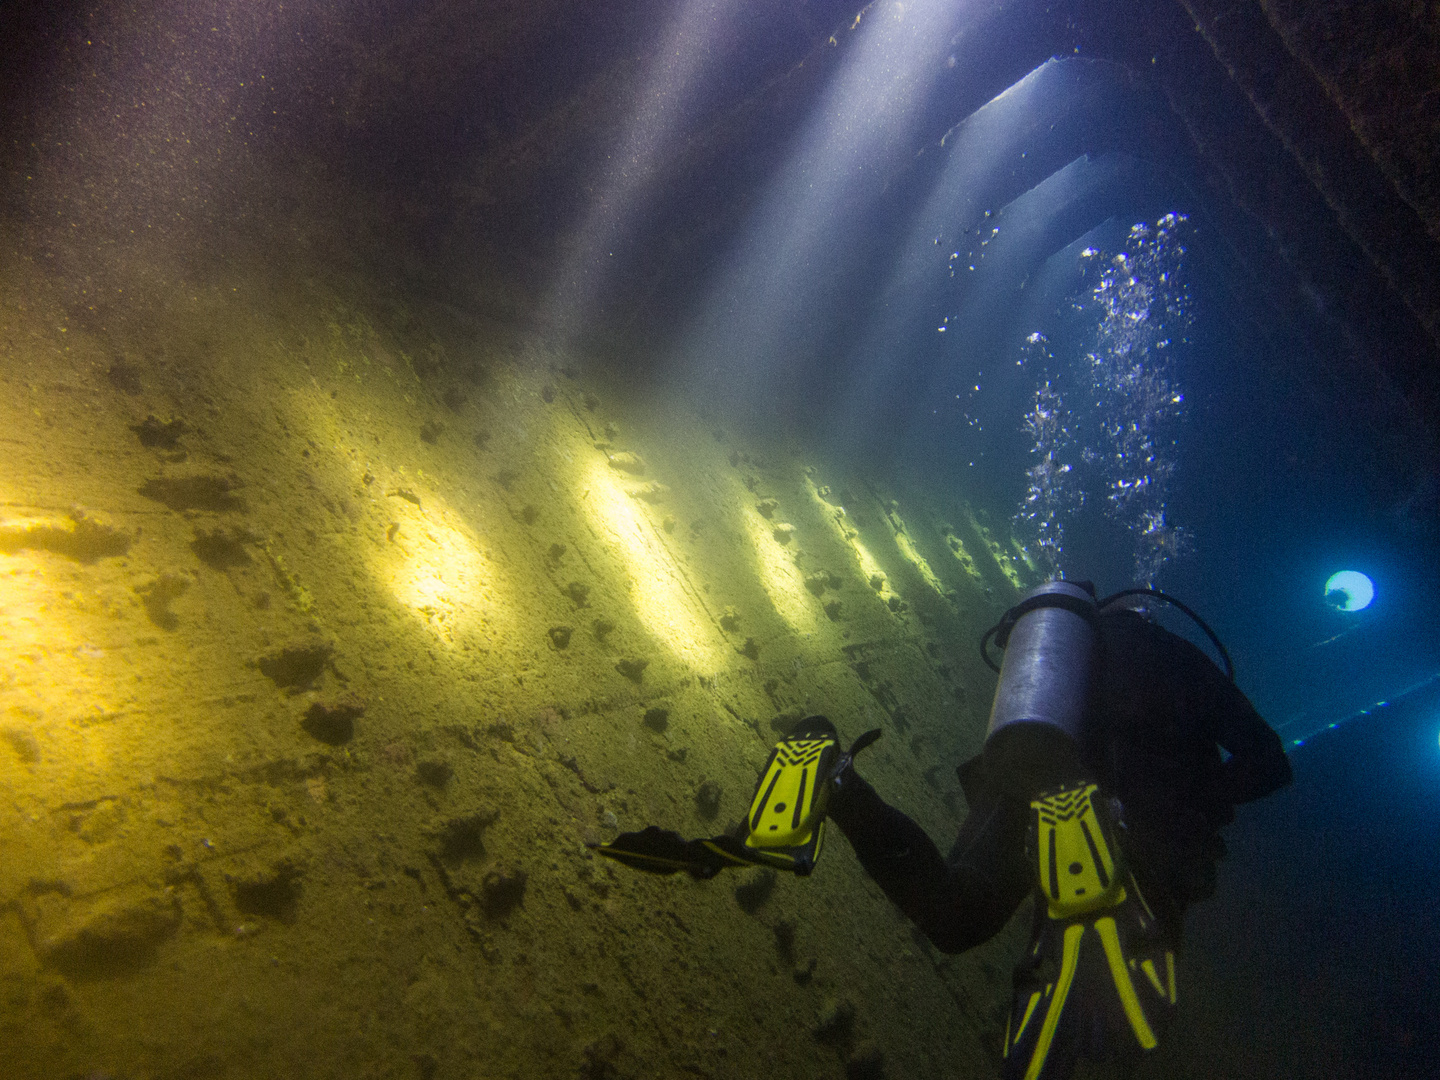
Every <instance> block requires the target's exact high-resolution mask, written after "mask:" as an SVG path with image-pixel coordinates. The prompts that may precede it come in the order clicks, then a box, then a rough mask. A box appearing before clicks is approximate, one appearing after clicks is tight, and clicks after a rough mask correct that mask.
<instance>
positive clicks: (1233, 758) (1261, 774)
mask: <svg viewBox="0 0 1440 1080" xmlns="http://www.w3.org/2000/svg"><path fill="white" fill-rule="evenodd" d="M1224 691H1228V693H1226V692H1224ZM1217 708H1218V717H1219V720H1220V724H1219V732H1218V735H1217V739H1216V741H1217V742H1219V744H1220V745H1221V746H1222V747H1224V748H1225V751H1226V752H1227V753H1228V754H1229V755H1230V757H1229V759H1228V760H1227V761H1226V762H1225V763H1224V764H1223V765H1222V766H1221V767H1220V768H1221V782H1222V784H1223V785H1224V789H1225V790H1224V794H1225V797H1226V798H1228V799H1229V801H1230V803H1231V804H1232V805H1238V804H1240V803H1246V802H1252V801H1254V800H1255V799H1260V798H1264V797H1265V796H1266V795H1269V794H1271V793H1272V792H1275V791H1279V790H1280V789H1281V788H1283V787H1285V786H1286V785H1288V784H1289V783H1290V781H1291V779H1292V778H1293V777H1292V774H1291V771H1290V759H1289V758H1288V757H1286V755H1285V747H1284V744H1282V743H1281V741H1280V736H1279V735H1277V734H1275V731H1274V729H1273V728H1271V727H1270V725H1269V724H1267V723H1266V722H1265V721H1264V720H1263V719H1262V718H1261V716H1260V714H1259V713H1258V712H1256V711H1255V707H1254V706H1253V705H1251V704H1250V701H1249V699H1247V698H1246V697H1245V695H1244V694H1242V693H1241V692H1240V691H1239V690H1238V689H1237V688H1236V687H1235V686H1234V685H1233V684H1231V683H1226V684H1224V690H1223V691H1222V698H1221V700H1220V702H1218V703H1217Z"/></svg>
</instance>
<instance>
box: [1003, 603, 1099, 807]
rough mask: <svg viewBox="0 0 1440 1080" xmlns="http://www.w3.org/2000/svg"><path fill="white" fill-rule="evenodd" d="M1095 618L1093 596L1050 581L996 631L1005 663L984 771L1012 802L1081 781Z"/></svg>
mask: <svg viewBox="0 0 1440 1080" xmlns="http://www.w3.org/2000/svg"><path fill="white" fill-rule="evenodd" d="M1095 612H1096V604H1095V596H1094V594H1093V592H1087V591H1086V590H1085V589H1082V588H1080V587H1079V586H1078V585H1075V584H1072V583H1071V582H1068V581H1047V582H1046V583H1045V584H1043V585H1037V586H1036V587H1035V588H1033V589H1031V590H1030V591H1029V592H1027V593H1026V594H1025V595H1024V596H1023V597H1022V598H1021V600H1020V603H1018V604H1016V605H1015V606H1014V607H1013V608H1011V609H1010V610H1009V611H1007V612H1006V613H1005V617H1004V619H1002V620H1001V622H1000V625H999V626H998V627H996V637H995V642H996V644H997V645H999V646H1000V647H1001V648H1003V649H1004V650H1005V660H1004V663H1003V664H1002V666H1001V668H1000V682H999V684H998V685H997V686H996V687H995V701H994V704H993V705H992V706H991V708H990V727H989V730H988V732H987V733H986V736H985V771H986V774H987V775H988V776H989V777H991V778H992V780H993V781H994V782H995V783H996V784H998V785H999V787H1000V788H1001V789H1002V790H1003V791H1005V792H1006V793H1007V794H1009V795H1013V796H1016V797H1018V798H1023V799H1029V798H1031V797H1032V796H1033V795H1035V794H1036V793H1037V792H1040V791H1044V790H1046V789H1047V788H1053V787H1057V786H1059V785H1061V784H1064V783H1067V782H1070V781H1073V780H1076V779H1078V778H1079V777H1080V776H1082V775H1083V774H1084V766H1083V764H1082V761H1081V746H1082V745H1083V743H1084V739H1083V735H1084V731H1083V727H1084V723H1085V706H1086V700H1087V698H1088V696H1089V691H1090V662H1091V658H1092V657H1093V655H1094V652H1095V626H1094V618H1095ZM987 637H988V635H987Z"/></svg>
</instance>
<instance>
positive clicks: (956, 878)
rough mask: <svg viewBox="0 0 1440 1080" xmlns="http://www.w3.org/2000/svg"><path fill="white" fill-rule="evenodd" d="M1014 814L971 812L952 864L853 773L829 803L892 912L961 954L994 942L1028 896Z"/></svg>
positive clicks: (1021, 830)
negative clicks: (1016, 867)
mask: <svg viewBox="0 0 1440 1080" xmlns="http://www.w3.org/2000/svg"><path fill="white" fill-rule="evenodd" d="M1013 809H1014V808H1009V807H1005V806H1000V805H996V806H992V807H988V808H987V807H975V808H972V810H971V813H970V815H969V817H967V818H966V820H965V824H964V825H962V826H961V829H960V838H959V839H958V840H957V841H956V844H955V848H954V849H953V850H952V852H951V861H950V862H949V863H948V864H947V862H946V861H945V860H944V859H942V858H941V857H940V852H939V850H938V849H937V848H936V847H935V844H934V843H933V842H932V841H931V839H930V837H929V836H927V835H926V834H925V830H924V829H922V828H920V826H919V825H917V824H915V822H913V821H911V820H910V818H908V817H906V816H905V815H904V814H902V813H901V812H900V811H899V810H896V809H895V808H894V807H893V806H890V805H889V804H887V803H886V802H885V800H883V799H882V798H880V796H879V795H878V794H876V792H875V789H874V788H873V787H871V786H870V785H869V784H868V783H866V782H865V781H864V780H863V779H861V778H860V777H859V776H858V775H856V774H855V773H854V772H853V770H852V771H851V772H850V773H849V775H847V776H846V777H845V778H844V780H843V782H842V784H841V787H840V789H839V790H838V791H837V792H836V794H835V797H834V798H832V800H831V803H830V817H831V819H832V820H833V821H834V822H835V823H836V824H837V825H839V826H840V831H841V832H843V833H844V834H845V837H846V839H848V840H849V841H850V845H851V847H853V848H854V849H855V854H856V856H857V857H858V858H859V859H860V864H861V865H862V866H863V867H865V871H866V873H868V874H869V875H870V876H871V878H873V879H874V881H875V883H876V884H877V885H879V886H880V888H881V889H883V890H884V891H885V895H886V896H888V897H889V898H890V900H891V901H892V902H893V903H894V904H895V906H896V907H898V908H899V909H900V910H901V911H902V912H904V913H905V915H906V916H908V917H909V918H910V920H911V921H912V922H914V923H915V925H916V926H918V927H919V928H920V930H921V931H922V932H923V933H924V934H925V936H926V937H928V938H929V939H930V940H931V942H933V943H934V945H935V947H936V948H937V949H939V950H941V951H942V952H948V953H958V952H964V951H965V950H966V949H969V948H972V947H974V946H976V945H978V944H980V943H981V942H982V941H985V940H987V939H989V938H990V937H993V936H994V935H995V934H996V933H997V932H998V931H999V930H1000V929H1001V927H1003V926H1004V925H1005V923H1006V921H1008V920H1009V918H1010V916H1011V915H1012V914H1013V913H1014V911H1015V909H1016V907H1018V906H1019V904H1020V901H1021V900H1022V899H1023V898H1024V896H1025V894H1026V893H1027V892H1028V891H1029V889H1030V883H1029V879H1028V877H1027V876H1026V866H1025V861H1024V849H1025V844H1024V836H1025V827H1026V818H1025V808H1024V807H1020V809H1019V811H1018V813H1016V812H1008V813H1007V810H1012V811H1013ZM977 811H979V812H978V813H977ZM1017 821H1018V828H1017V825H1016V822H1017ZM1017 838H1018V840H1017ZM1010 844H1016V845H1017V846H1015V847H1013V848H1008V849H1007V847H1008V845H1010ZM1012 865H1014V866H1018V868H1019V873H1018V876H1017V874H1016V873H1015V871H1014V870H1013V869H1012ZM1016 882H1018V891H1017V889H1016V887H1015V883H1016Z"/></svg>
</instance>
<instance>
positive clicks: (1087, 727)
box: [829, 590, 1291, 1080]
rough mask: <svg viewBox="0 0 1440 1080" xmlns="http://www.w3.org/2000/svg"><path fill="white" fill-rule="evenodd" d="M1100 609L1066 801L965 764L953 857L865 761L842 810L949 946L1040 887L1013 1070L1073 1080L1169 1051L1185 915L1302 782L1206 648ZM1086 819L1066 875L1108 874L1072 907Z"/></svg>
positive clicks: (900, 901) (962, 944)
mask: <svg viewBox="0 0 1440 1080" xmlns="http://www.w3.org/2000/svg"><path fill="white" fill-rule="evenodd" d="M1089 591H1090V592H1091V595H1092V596H1093V590H1089ZM1060 606H1064V605H1060ZM1013 610H1019V609H1018V608H1017V609H1013ZM1087 618H1088V621H1089V622H1090V624H1091V625H1092V626H1093V629H1094V635H1093V643H1094V645H1093V652H1092V654H1091V657H1090V662H1089V689H1088V693H1087V694H1086V695H1085V696H1084V697H1083V699H1082V700H1083V702H1084V714H1085V715H1084V722H1083V726H1081V727H1080V729H1079V731H1080V732H1081V733H1082V734H1081V736H1080V737H1079V738H1077V739H1076V740H1075V742H1076V743H1077V748H1078V755H1077V760H1076V762H1075V765H1074V767H1073V769H1072V770H1071V772H1072V773H1073V775H1069V776H1067V777H1066V781H1065V784H1064V785H1062V786H1063V787H1065V788H1066V790H1065V791H1064V792H1063V793H1062V796H1061V798H1060V801H1059V802H1058V803H1056V802H1051V803H1046V802H1045V801H1044V800H1043V799H1041V800H1040V801H1035V800H1033V799H1032V798H1031V797H1027V796H1026V794H1022V793H1017V792H1016V791H1015V790H1014V785H1013V784H1010V785H1008V786H1007V784H1006V783H1005V782H1004V778H1002V777H1000V776H997V775H995V773H996V772H997V770H996V769H995V768H994V767H992V765H990V764H987V757H986V755H983V754H982V755H979V756H977V757H975V758H972V759H971V760H970V761H967V762H966V763H965V764H963V765H961V766H960V767H959V769H958V770H957V773H958V775H959V778H960V783H961V786H962V788H963V790H964V792H965V797H966V801H967V802H968V804H969V814H968V816H967V817H966V819H965V821H964V823H963V824H962V825H961V828H960V834H959V837H958V838H957V840H956V841H955V844H954V847H953V848H952V849H951V851H950V855H949V857H948V858H942V857H941V855H940V853H939V851H938V850H937V849H936V847H935V845H934V843H932V842H931V840H930V838H929V837H928V836H927V835H926V834H925V832H924V831H923V830H922V829H921V828H920V827H919V826H918V825H916V824H915V823H914V822H913V821H911V820H910V818H908V817H906V816H905V815H904V814H902V813H901V812H900V811H898V810H896V809H895V808H893V807H891V806H889V805H888V804H886V803H885V802H884V800H883V799H881V798H880V796H879V795H878V794H877V793H876V791H875V789H874V788H873V787H871V786H870V785H869V784H868V783H867V782H866V781H865V780H864V779H862V778H861V777H860V776H859V775H858V774H857V773H856V772H855V771H854V768H853V765H852V766H851V767H850V768H848V769H847V770H846V771H845V772H844V773H843V774H842V775H841V776H840V777H839V778H838V781H837V786H836V789H835V791H834V794H833V795H832V797H831V801H830V804H829V816H830V819H831V820H833V821H834V822H835V823H836V824H837V825H839V827H840V829H841V830H842V831H843V832H844V833H845V836H846V837H847V838H848V839H849V841H850V843H851V846H852V847H853V848H854V849H855V853H856V855H857V856H858V857H859V859H860V862H861V864H862V865H863V866H864V868H865V870H866V871H867V872H868V873H869V874H870V876H871V877H872V878H873V879H874V880H875V881H876V883H877V884H879V885H880V887H881V888H882V889H883V890H884V891H885V893H886V895H887V896H889V897H890V899H891V900H892V901H893V902H894V903H895V904H896V906H897V907H899V908H900V910H901V911H903V912H904V913H905V914H906V915H907V916H908V917H909V918H910V919H911V920H912V921H913V922H914V923H915V925H916V926H918V927H919V928H920V930H921V931H923V932H924V934H925V935H926V936H927V937H928V938H929V939H930V941H932V942H933V943H934V944H935V946H936V948H938V949H940V950H941V951H942V952H947V953H958V952H963V951H964V950H966V949H969V948H972V947H973V946H975V945H978V944H980V943H981V942H983V941H986V940H987V939H989V938H990V937H992V936H993V935H994V934H996V933H998V932H999V931H1000V929H1001V928H1002V927H1004V925H1005V924H1006V923H1007V922H1008V921H1009V919H1010V917H1011V916H1012V915H1013V914H1014V913H1015V911H1016V909H1017V908H1018V907H1019V906H1020V903H1021V901H1022V900H1024V898H1025V897H1026V896H1027V895H1029V894H1031V893H1035V894H1036V896H1037V903H1036V913H1035V921H1036V926H1035V936H1034V939H1033V940H1032V947H1031V948H1030V950H1028V951H1027V953H1026V956H1025V957H1024V958H1023V959H1022V960H1021V963H1020V966H1019V967H1018V968H1017V969H1016V973H1015V998H1014V1001H1013V1003H1012V1011H1011V1017H1010V1024H1009V1027H1008V1028H1007V1031H1006V1046H1005V1052H1006V1064H1005V1075H1006V1077H1017V1078H1018V1077H1027V1078H1031V1080H1034V1078H1040V1080H1058V1078H1061V1077H1064V1076H1067V1075H1069V1073H1070V1072H1071V1070H1072V1069H1073V1067H1074V1064H1075V1062H1076V1060H1077V1059H1078V1058H1080V1057H1082V1056H1083V1057H1098V1058H1104V1057H1109V1056H1111V1055H1113V1054H1117V1053H1120V1054H1124V1053H1126V1052H1127V1051H1126V1049H1125V1047H1127V1046H1128V1047H1130V1048H1131V1050H1132V1051H1133V1049H1135V1048H1144V1049H1149V1048H1151V1047H1153V1046H1154V1045H1155V1042H1156V1040H1157V1039H1158V1033H1159V1032H1161V1031H1163V1028H1164V1025H1165V1024H1166V1023H1167V1022H1168V1020H1169V1018H1170V1015H1171V1014H1172V1013H1173V1008H1174V1002H1175V988H1174V954H1175V952H1176V950H1178V948H1179V944H1180V939H1181V930H1182V920H1183V916H1184V912H1185V909H1186V908H1187V907H1188V906H1189V905H1190V904H1191V903H1193V902H1194V901H1196V900H1201V899H1204V898H1206V897H1208V896H1210V895H1211V894H1212V893H1213V892H1214V889H1215V864H1216V861H1217V860H1218V859H1219V858H1221V857H1222V856H1223V854H1224V850H1225V849H1224V844H1223V842H1222V840H1221V838H1220V829H1221V828H1222V827H1223V826H1225V825H1226V824H1228V823H1229V822H1230V821H1232V820H1233V819H1234V808H1235V806H1236V805H1238V804H1240V803H1245V802H1250V801H1252V800H1254V799H1258V798H1261V797H1263V796H1265V795H1268V794H1270V793H1271V792H1274V791H1276V790H1278V789H1279V788H1282V787H1284V786H1285V785H1286V784H1288V783H1289V782H1290V779H1291V773H1290V764H1289V761H1288V760H1287V758H1286V756H1285V752H1284V749H1283V747H1282V745H1281V742H1280V739H1279V737H1278V736H1277V735H1276V734H1275V732H1274V731H1273V730H1271V728H1270V727H1269V726H1268V725H1267V724H1266V723H1265V721H1264V720H1263V719H1261V717H1260V715H1259V714H1258V713H1257V712H1256V711H1255V709H1254V707H1253V706H1252V705H1251V704H1250V702H1249V701H1248V700H1247V699H1246V697H1245V695H1244V694H1243V693H1241V691H1240V690H1239V689H1238V688H1236V686H1235V684H1234V683H1233V682H1232V681H1230V680H1229V679H1228V678H1226V676H1225V674H1223V673H1222V672H1221V671H1220V670H1219V669H1218V668H1217V667H1216V666H1215V664H1214V663H1212V662H1211V661H1210V660H1209V659H1208V658H1207V657H1206V656H1205V654H1204V653H1202V652H1201V651H1200V650H1199V649H1197V648H1195V647H1194V646H1193V645H1191V644H1190V643H1189V642H1187V641H1185V640H1184V639H1183V638H1181V637H1178V636H1177V635H1175V634H1172V633H1170V632H1169V631H1167V630H1165V629H1163V628H1162V627H1160V626H1158V625H1155V624H1154V623H1152V622H1150V621H1148V620H1147V619H1146V618H1145V617H1144V616H1143V615H1142V614H1140V613H1139V612H1137V611H1135V610H1132V609H1130V608H1125V607H1120V606H1118V605H1110V606H1109V607H1105V608H1101V609H1099V610H1098V611H1095V612H1094V613H1093V614H1092V615H1088V616H1087ZM1202 625H1203V624H1202ZM1207 632H1208V631H1207ZM1007 661H1008V657H1007ZM1222 750H1223V751H1224V753H1223V754H1222ZM1029 794H1030V795H1038V794H1039V793H1035V792H1031V793H1029ZM1056 805H1059V806H1061V807H1062V810H1061V812H1060V813H1059V814H1058V820H1059V822H1060V823H1059V824H1058V825H1057V824H1056V821H1057V815H1056V813H1055V806H1056ZM1071 816H1073V817H1074V818H1075V820H1074V821H1073V822H1072V821H1070V820H1069V818H1070V817H1071ZM1081 820H1084V821H1086V822H1088V826H1081V830H1082V831H1076V832H1074V833H1073V835H1074V836H1075V837H1081V838H1083V840H1084V844H1085V845H1088V846H1081V845H1080V840H1076V841H1075V845H1074V850H1078V851H1080V852H1081V853H1082V854H1081V856H1080V857H1079V858H1075V859H1074V861H1070V862H1069V863H1068V872H1069V873H1071V874H1074V875H1076V877H1075V879H1074V880H1077V881H1078V880H1081V879H1082V877H1083V876H1084V875H1087V874H1090V872H1091V870H1092V869H1094V867H1096V866H1098V867H1099V870H1098V871H1096V872H1097V873H1098V874H1099V878H1098V879H1097V880H1098V884H1097V885H1096V886H1095V887H1092V889H1091V892H1090V894H1089V896H1088V897H1083V896H1082V897H1081V901H1082V902H1074V901H1075V897H1074V896H1068V897H1062V895H1061V888H1060V886H1061V885H1062V880H1061V879H1066V880H1069V879H1067V878H1066V874H1067V869H1066V865H1065V864H1066V858H1068V856H1067V857H1066V858H1061V859H1060V861H1059V864H1058V865H1057V859H1056V840H1055V837H1056V835H1057V829H1058V830H1060V831H1059V833H1058V835H1059V836H1060V840H1061V848H1062V851H1064V850H1066V849H1065V848H1064V843H1065V838H1066V835H1067V834H1066V833H1065V832H1064V831H1063V830H1064V829H1065V828H1067V827H1069V825H1071V824H1075V825H1079V824H1080V821H1081ZM1047 830H1048V832H1047ZM1042 834H1044V835H1047V836H1048V839H1049V850H1048V859H1049V861H1048V868H1047V863H1046V861H1045V860H1046V854H1047V853H1046V852H1045V851H1044V850H1037V849H1043V847H1044V843H1043V842H1042V841H1041V840H1040V837H1041V835H1042ZM1097 841H1098V848H1097V844H1096V842H1097ZM1107 841H1108V849H1107ZM1087 850H1088V852H1090V853H1091V854H1092V855H1094V856H1095V858H1094V859H1087V858H1085V857H1084V852H1086V851H1087ZM1082 864H1083V865H1082ZM1082 870H1083V872H1084V873H1083V874H1082ZM1107 871H1108V874H1107ZM1047 873H1048V874H1049V875H1050V877H1049V878H1047V877H1046V875H1047ZM1037 879H1038V880H1037ZM1111 879H1113V880H1111ZM1037 885H1038V886H1039V888H1038V889H1037ZM1102 885H1103V886H1104V890H1103V891H1104V892H1105V896H1104V897H1103V898H1102V897H1101V896H1100V895H1099V894H1100V892H1101V891H1102V889H1101V888H1100V886H1102ZM1075 893H1076V896H1080V894H1084V893H1085V890H1084V889H1083V888H1079V889H1076V890H1075ZM1067 899H1068V901H1070V902H1069V903H1068V905H1067ZM1047 901H1048V903H1047ZM1092 931H1093V933H1092ZM1097 941H1098V942H1099V944H1094V943H1093V942H1097ZM1087 942H1091V944H1088V945H1087V944H1086V943H1087ZM1152 986H1153V992H1152V990H1151V989H1150V988H1151V987H1152ZM1067 994H1068V995H1069V998H1070V1003H1069V1005H1068V1006H1067V1004H1066V998H1067Z"/></svg>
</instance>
